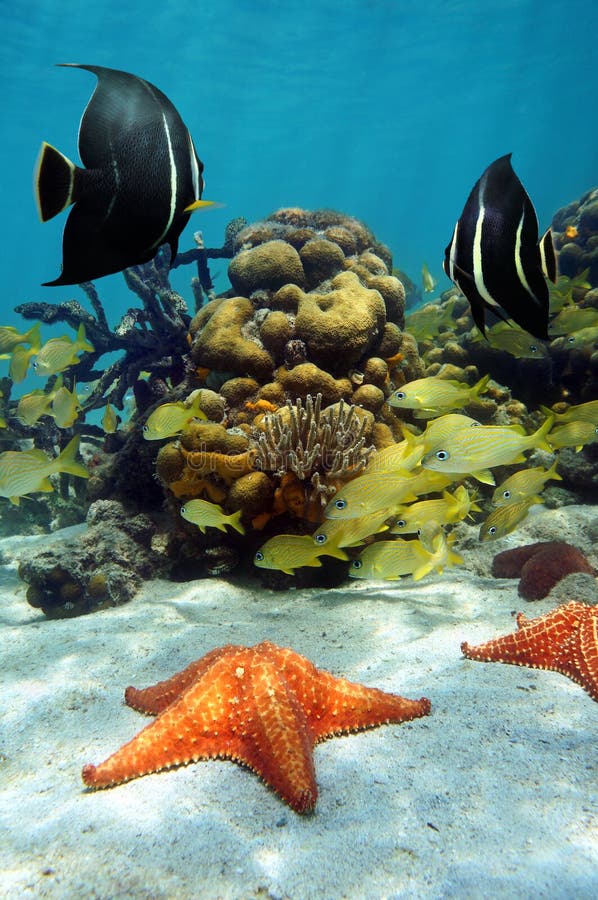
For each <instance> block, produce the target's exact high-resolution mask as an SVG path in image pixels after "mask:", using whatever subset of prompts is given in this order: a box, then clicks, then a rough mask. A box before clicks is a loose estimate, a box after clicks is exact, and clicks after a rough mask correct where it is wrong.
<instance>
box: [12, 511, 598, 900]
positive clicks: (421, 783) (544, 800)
mask: <svg viewBox="0 0 598 900" xmlns="http://www.w3.org/2000/svg"><path fill="white" fill-rule="evenodd" d="M597 512H598V510H596V508H594V509H593V510H592V509H591V508H587V507H583V508H581V507H577V508H575V509H573V508H571V509H570V510H564V511H563V510H561V511H559V512H558V513H554V512H550V513H542V514H541V515H540V516H537V517H535V520H534V524H533V525H531V526H529V527H528V526H526V528H527V532H526V530H525V529H524V530H522V531H520V532H518V533H517V534H516V535H511V536H510V538H509V539H507V540H506V541H501V542H499V543H497V544H495V545H491V546H489V545H485V547H484V548H476V549H475V550H472V551H466V556H467V561H468V564H467V566H464V567H460V568H457V569H453V570H451V571H450V572H446V573H445V574H444V575H443V576H438V577H435V578H427V579H425V580H424V581H423V582H420V583H419V584H417V585H416V584H413V583H412V582H410V581H403V582H401V583H399V584H397V583H388V582H387V583H380V582H351V583H350V584H349V585H347V586H344V587H343V588H342V589H338V590H328V591H317V590H313V591H289V592H288V593H274V592H269V591H266V590H264V589H262V588H260V587H259V582H258V581H257V580H256V581H252V582H251V584H248V585H246V586H240V585H239V584H238V583H228V582H226V581H224V580H205V581H198V582H192V583H189V584H186V585H176V584H169V583H166V582H162V581H160V582H152V583H149V584H147V585H146V586H145V587H144V588H143V590H142V591H141V592H140V593H139V595H138V596H137V597H136V599H135V600H134V601H133V602H131V603H129V604H128V605H126V606H122V607H120V608H118V609H114V610H109V611H106V612H102V613H96V614H94V615H91V616H87V617H84V618H77V619H70V620H62V621H47V620H46V619H45V618H44V617H43V616H42V615H41V614H40V613H39V612H38V611H36V610H34V609H32V608H31V607H29V606H28V605H27V603H26V600H25V586H24V585H23V584H21V583H19V581H18V579H17V577H16V569H15V567H14V566H5V567H3V568H1V569H0V595H1V598H2V600H1V604H0V628H1V636H2V641H1V648H2V649H1V653H2V690H1V692H0V710H1V711H0V727H1V735H2V739H1V740H2V745H1V749H0V752H1V754H2V755H1V768H0V788H1V792H0V869H1V875H0V877H1V884H0V897H2V898H10V900H13V898H14V900H23V898H53V900H54V898H60V900H62V898H67V900H71V898H93V900H109V898H118V900H121V898H135V900H149V898H151V900H163V898H172V900H199V898H254V897H255V898H257V897H260V898H268V897H272V898H293V900H299V898H300V900H310V898H341V897H343V898H344V897H350V898H358V897H376V898H378V897H401V898H403V897H408V898H411V897H413V898H427V897H442V898H444V897H459V898H467V897H476V898H477V897H534V898H539V897H546V898H548V897H549V898H557V897H563V898H578V900H581V898H595V897H596V896H598V829H597V818H598V749H597V742H596V732H597V728H598V703H596V702H595V701H593V700H592V699H591V698H590V697H589V696H588V694H586V693H585V692H584V691H583V690H582V689H581V688H580V687H578V686H577V685H575V684H573V683H572V682H571V681H569V680H568V679H567V678H564V677H563V676H561V675H558V674H556V673H552V672H539V671H533V670H531V669H524V668H518V667H514V666H506V665H500V664H497V663H494V664H484V663H476V662H471V661H468V660H464V659H463V657H462V656H461V653H460V650H459V645H460V642H461V641H462V640H464V639H466V640H468V641H469V642H470V643H478V642H481V641H483V640H486V639H489V638H491V637H494V636H496V635H498V634H502V633H506V632H508V631H511V630H512V629H513V628H514V625H515V623H514V620H513V618H512V613H513V611H515V610H518V609H523V610H524V611H525V612H526V614H528V615H532V616H533V615H539V614H540V613H543V612H545V611H547V610H548V609H550V608H552V607H553V606H554V605H556V601H555V600H554V599H551V598H547V599H545V600H542V601H539V602H537V603H534V604H528V603H526V602H525V601H524V600H522V599H521V598H519V597H518V596H517V588H516V582H515V581H506V580H496V579H493V578H491V577H484V576H482V575H479V574H471V572H472V571H478V572H479V571H480V570H481V571H484V570H486V571H487V570H488V569H487V563H486V561H487V560H489V559H491V557H492V556H493V555H494V553H495V552H497V551H498V550H502V549H505V547H507V546H513V545H519V544H522V543H526V542H528V541H529V540H535V539H544V538H545V537H547V536H553V534H551V532H552V533H554V532H555V531H556V532H557V533H558V534H559V535H561V536H562V535H564V536H569V537H571V535H572V534H574V533H575V532H576V531H577V533H578V534H580V533H581V532H580V531H579V529H580V527H582V526H583V523H584V522H589V521H591V520H592V519H596V515H597ZM580 523H581V524H580ZM538 527H539V528H540V531H539V532H538ZM567 529H569V532H570V533H569V535H567V534H566V532H567ZM52 539H53V540H60V535H55V536H53V538H52ZM35 540H39V539H9V540H5V541H0V549H3V550H4V551H5V552H6V551H8V552H10V551H11V550H13V549H15V548H18V547H19V546H22V545H23V543H25V544H27V543H30V542H32V541H35ZM42 540H43V541H44V542H45V541H47V540H48V538H47V537H44V538H43V539H42ZM465 543H467V542H465ZM263 638H269V639H271V640H273V641H275V642H277V643H279V644H283V645H288V646H292V647H293V648H294V649H296V650H297V651H299V652H300V653H303V654H305V655H306V656H308V657H309V658H310V659H312V660H313V661H314V662H315V663H316V664H317V665H318V666H320V667H323V668H327V669H329V670H330V671H332V672H333V673H335V674H339V675H345V676H347V677H348V678H351V679H353V680H356V681H361V682H363V683H365V684H369V685H373V686H377V687H380V688H383V689H386V690H389V691H393V692H396V693H400V694H403V695H404V696H407V697H413V698H417V697H420V696H427V697H429V698H430V699H431V701H432V714H431V715H430V716H429V717H427V718H424V719H418V720H415V721H414V722H411V723H406V724H403V725H398V726H395V725H390V726H386V727H382V728H377V729H374V730H372V731H369V732H365V733H361V734H358V735H354V736H349V737H342V738H336V739H332V740H330V741H327V742H326V743H324V744H321V745H320V746H318V747H317V748H316V750H315V760H316V773H317V780H318V785H319V790H320V796H319V800H318V804H317V807H316V812H315V814H313V815H311V816H304V817H302V816H299V815H297V814H295V813H294V812H292V810H290V809H289V808H288V807H287V806H286V805H285V804H284V803H282V802H281V801H280V800H279V799H278V797H277V796H276V795H275V794H273V793H272V792H271V791H270V790H269V789H267V788H266V787H264V785H263V784H262V783H261V782H260V781H259V779H258V778H257V777H256V776H255V775H253V774H252V773H251V772H249V771H247V770H243V769H242V768H241V767H239V766H237V765H235V764H233V763H231V762H226V761H222V762H221V761H209V762H202V763H198V764H196V765H191V766H188V767H186V768H182V769H178V770H176V771H171V772H164V773H160V774H156V775H152V776H148V777H145V778H140V779H138V780H135V781H132V782H130V783H128V784H126V785H122V786H120V787H117V788H114V789H112V790H108V791H102V792H96V793H88V792H86V791H85V790H84V788H83V785H82V783H81V779H80V772H81V767H82V765H83V764H84V763H87V762H94V763H97V762H100V761H101V760H103V759H104V758H105V757H106V756H108V755H109V754H110V753H111V752H113V751H114V750H115V749H117V748H118V747H119V746H120V745H121V744H122V743H124V742H125V741H127V740H128V739H129V738H130V737H132V736H133V735H134V734H135V733H136V732H137V731H138V730H139V729H140V728H141V727H142V726H143V725H144V724H146V721H147V720H145V719H144V718H143V717H142V716H140V715H139V714H138V713H136V712H134V711H132V710H130V709H128V708H127V707H126V706H125V705H124V702H123V691H124V688H125V687H126V686H127V685H129V684H134V685H136V686H142V687H143V686H146V685H148V684H150V683H152V682H154V681H157V680H160V679H162V678H165V677H167V676H169V675H171V674H172V673H173V672H175V671H177V670H179V669H181V668H183V667H184V666H185V665H186V664H187V663H188V662H189V661H190V660H192V659H196V658H198V657H199V656H201V655H202V654H204V653H205V652H206V651H208V650H210V649H211V648H213V647H215V646H219V645H221V644H225V643H227V642H235V643H244V644H253V643H256V642H257V641H260V640H261V639H263Z"/></svg>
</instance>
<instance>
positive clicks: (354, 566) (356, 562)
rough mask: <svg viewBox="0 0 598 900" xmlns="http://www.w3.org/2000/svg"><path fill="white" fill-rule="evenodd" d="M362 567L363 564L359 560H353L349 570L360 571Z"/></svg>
mask: <svg viewBox="0 0 598 900" xmlns="http://www.w3.org/2000/svg"><path fill="white" fill-rule="evenodd" d="M362 565H363V563H362V561H361V560H360V559H354V560H353V562H352V563H351V568H352V569H361V567H362Z"/></svg>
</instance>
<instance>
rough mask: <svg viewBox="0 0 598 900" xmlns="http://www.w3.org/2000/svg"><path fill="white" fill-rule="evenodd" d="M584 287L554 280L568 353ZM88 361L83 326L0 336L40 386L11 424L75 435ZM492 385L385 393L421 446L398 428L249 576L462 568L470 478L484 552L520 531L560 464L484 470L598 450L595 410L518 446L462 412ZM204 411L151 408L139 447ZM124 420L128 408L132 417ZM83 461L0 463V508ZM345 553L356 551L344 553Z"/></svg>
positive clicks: (198, 399)
mask: <svg viewBox="0 0 598 900" xmlns="http://www.w3.org/2000/svg"><path fill="white" fill-rule="evenodd" d="M422 277H423V283H424V289H425V290H426V291H432V290H433V289H434V287H435V284H436V282H435V279H434V278H433V277H432V276H431V274H430V273H429V271H428V269H427V267H426V266H424V267H423V270H422ZM586 279H587V272H585V273H581V275H579V276H577V278H575V279H568V278H564V277H560V278H559V279H558V280H557V283H556V284H555V285H554V287H553V288H551V312H552V313H553V314H554V317H553V318H552V320H551V323H550V334H551V337H563V336H564V337H566V338H567V340H570V341H572V342H574V341H582V342H583V341H585V340H590V339H591V340H595V339H596V338H597V336H598V311H596V310H593V309H584V308H579V307H578V306H577V305H576V304H575V302H574V299H573V293H574V291H575V290H576V289H577V288H587V287H588V285H587V281H586ZM456 300H457V297H455V298H454V300H451V301H449V302H448V303H445V304H444V305H443V306H442V307H440V305H439V304H435V303H431V304H427V305H426V306H424V307H423V308H422V309H420V310H417V311H416V312H414V313H411V314H409V315H408V317H407V327H408V330H409V331H410V332H411V333H412V334H414V336H415V337H416V339H417V340H418V341H425V340H430V339H432V338H434V337H435V336H437V335H438V334H439V332H440V331H442V330H445V329H446V328H447V325H448V320H449V319H450V316H451V315H452V313H453V307H454V303H455V302H456ZM487 337H488V340H489V342H490V344H491V345H492V346H495V347H497V348H499V349H504V350H506V351H507V352H509V353H511V355H512V356H514V357H516V358H524V357H525V358H541V357H543V356H545V355H546V353H547V351H546V348H545V346H544V345H543V344H542V342H539V341H536V340H535V339H534V338H533V337H532V336H530V335H528V334H526V333H525V332H523V331H522V330H521V329H520V328H517V327H513V326H511V325H509V324H506V323H504V322H499V323H498V324H496V325H494V326H493V327H491V328H489V329H488V330H487ZM474 339H475V337H474V336H472V340H474ZM93 350H94V348H93V346H92V344H91V343H90V342H89V340H88V339H87V337H86V334H85V327H84V326H83V325H81V326H80V327H79V329H78V331H77V333H76V335H75V337H74V338H72V337H70V336H68V335H62V336H60V337H53V338H50V339H49V340H47V341H46V342H42V338H41V325H40V323H36V324H35V325H34V326H33V327H32V328H30V329H29V330H27V331H25V332H22V333H20V332H19V331H18V330H17V329H16V328H13V327H10V326H4V327H0V359H7V360H9V377H10V378H11V379H12V380H13V382H15V383H20V382H22V381H23V380H24V379H25V378H26V376H27V374H28V372H29V367H30V366H31V368H32V370H33V372H34V373H35V374H36V375H38V376H41V377H45V378H46V379H47V383H46V385H45V387H44V388H36V389H34V390H32V391H30V392H28V393H26V394H24V395H23V396H22V397H21V398H20V399H19V401H18V404H17V408H16V416H17V417H18V419H19V420H20V422H21V423H23V424H25V425H27V426H34V425H35V424H36V423H37V422H39V420H40V419H42V417H44V416H49V417H51V418H53V420H54V422H55V424H56V426H57V427H58V428H60V429H72V428H73V426H74V425H75V424H76V422H77V421H78V420H79V419H80V418H82V417H83V416H84V415H85V397H86V393H88V392H90V391H91V390H93V387H94V385H87V386H86V387H85V388H84V389H83V390H78V389H77V386H76V383H75V378H74V373H73V367H75V366H76V365H77V364H78V363H79V362H80V354H82V353H89V352H93ZM489 381H490V377H489V375H485V376H484V377H482V378H481V379H480V380H479V381H478V382H477V383H476V384H474V385H473V386H469V385H467V384H464V383H462V382H459V381H454V380H448V379H443V378H439V377H425V378H419V379H417V380H414V381H411V382H409V383H407V384H404V385H402V386H401V387H400V388H397V389H396V390H395V391H393V393H391V395H390V396H389V397H388V399H387V403H388V405H389V406H390V407H391V408H393V409H395V410H397V412H398V414H399V415H400V411H401V410H408V411H409V412H410V414H411V415H412V417H413V418H414V419H416V420H422V424H421V426H420V429H421V433H418V431H419V430H420V429H418V428H414V427H413V426H410V425H407V424H404V425H403V440H401V441H400V442H397V443H395V444H392V445H390V446H388V447H386V448H384V449H382V450H380V451H378V452H376V453H374V454H373V455H372V456H371V457H370V459H369V462H368V465H367V467H366V469H365V470H364V471H363V472H362V473H361V474H359V475H358V476H357V477H355V478H354V479H352V480H350V481H348V482H346V483H345V484H344V485H343V486H342V487H341V488H340V489H339V490H338V491H337V493H336V494H335V495H334V496H333V497H332V499H331V500H330V501H329V503H328V504H327V506H326V507H325V509H324V517H325V518H324V521H323V522H322V524H320V525H319V526H318V527H317V528H316V529H315V531H314V533H313V534H307V535H305V534H302V535H298V534H278V535H276V536H274V537H272V538H270V539H269V540H267V541H266V542H265V543H264V544H263V546H262V547H260V549H259V550H258V551H257V552H256V554H255V557H254V563H255V565H256V566H258V567H261V568H268V569H275V570H279V571H282V572H284V573H287V574H290V575H292V574H294V573H295V571H296V570H297V569H298V568H301V567H303V566H308V567H318V566H321V565H322V563H321V557H323V556H330V557H334V558H336V559H339V560H342V561H344V562H346V563H347V564H348V570H349V575H350V576H351V577H352V578H378V579H385V580H393V579H398V578H400V577H402V576H411V577H412V578H413V579H414V580H419V579H420V578H423V577H424V576H426V575H428V574H429V573H432V572H438V573H441V572H442V571H443V569H444V568H446V567H447V566H452V565H457V564H459V563H462V561H463V560H462V558H461V557H460V556H459V555H458V554H457V553H456V552H455V551H454V550H453V549H452V548H453V544H454V542H455V534H454V532H452V531H451V529H452V528H453V527H454V526H455V525H456V524H457V523H459V522H461V521H463V520H466V519H471V518H472V514H474V513H479V512H481V507H480V506H479V504H478V503H477V502H476V500H477V499H478V493H477V491H476V490H474V489H473V488H471V487H467V486H466V485H465V484H463V482H464V481H465V480H466V479H468V478H469V479H471V478H473V479H475V480H477V481H479V482H480V483H481V484H485V485H491V486H493V487H494V492H493V494H492V504H493V507H494V508H493V510H492V512H491V513H490V515H489V516H488V517H487V518H486V519H485V521H484V522H483V523H482V524H481V525H480V529H479V539H480V541H491V540H497V539H498V538H500V537H503V536H504V535H507V534H509V533H510V532H511V531H513V530H514V529H515V528H517V527H518V525H520V523H521V522H523V521H524V519H525V518H526V517H527V515H528V513H529V511H530V509H531V508H532V507H533V506H534V505H535V504H538V503H542V502H543V500H542V496H541V494H542V490H543V488H544V486H545V484H546V483H547V482H548V481H550V480H553V479H557V480H558V479H560V477H561V476H560V475H559V474H558V472H557V462H558V457H557V456H556V455H555V458H554V460H553V461H552V463H551V465H550V466H549V467H547V468H544V467H543V466H534V467H526V468H522V469H519V470H518V471H516V472H514V473H513V474H511V475H509V476H508V477H507V478H506V479H505V480H504V481H503V482H502V483H501V484H500V485H498V486H496V483H495V478H494V474H493V471H492V470H493V469H495V468H497V467H503V466H511V465H520V464H521V463H525V462H526V456H525V454H527V453H529V452H531V451H534V450H536V449H540V450H543V451H546V452H549V453H551V454H557V453H558V451H559V450H560V449H561V448H563V447H573V448H575V449H576V450H580V449H581V448H582V447H583V446H586V445H587V444H591V443H596V442H598V400H592V401H588V402H586V403H581V404H578V405H576V406H571V407H569V408H568V409H567V411H566V412H564V413H553V412H552V411H551V410H550V409H548V408H546V407H541V410H542V412H543V413H544V415H545V418H544V421H543V422H541V424H540V425H539V427H538V428H537V429H536V431H534V432H533V433H531V434H527V433H526V432H525V431H524V429H523V428H522V427H521V426H518V425H509V426H505V425H502V426H498V425H482V424H480V423H479V422H478V421H477V420H476V419H474V418H472V417H470V416H467V415H465V414H463V413H462V412H458V410H461V409H463V407H466V406H468V404H470V403H471V402H472V401H475V400H476V398H477V397H479V396H480V395H482V394H483V393H484V392H485V391H486V390H487V389H488V385H489ZM65 382H66V383H65ZM110 388H111V386H110ZM110 388H108V389H107V391H106V392H105V393H104V396H106V394H107V393H108V394H109V391H110ZM130 402H131V403H132V404H133V405H134V401H130ZM201 404H202V391H201V390H196V391H194V392H192V393H191V394H190V395H189V396H188V397H186V398H185V399H184V400H179V401H175V402H167V403H162V404H160V405H158V406H157V407H155V408H154V409H153V410H152V411H150V414H149V415H148V416H147V417H146V419H145V423H144V425H143V437H144V438H145V440H148V441H158V440H165V439H171V438H176V437H177V436H179V435H180V434H181V433H182V432H184V431H185V430H186V429H187V428H188V426H189V424H190V423H191V422H193V421H194V420H197V419H203V420H205V419H206V418H207V417H206V415H205V413H204V412H203V410H202V405H201ZM131 412H132V407H130V408H129V410H128V415H129V416H130V415H131ZM123 418H126V415H123V417H120V416H118V415H117V413H116V410H115V409H114V408H113V406H112V405H111V404H110V402H109V400H107V401H106V406H105V409H104V411H103V415H102V417H101V419H100V422H101V425H102V428H103V430H104V432H105V433H106V434H111V433H113V432H115V431H116V430H117V429H118V428H119V427H121V426H122V425H123ZM6 427H8V426H7V422H6V419H5V418H1V417H0V428H6ZM67 438H68V435H67ZM65 440H66V438H65ZM78 449H79V437H78V436H77V435H75V436H73V437H71V439H70V440H69V441H68V443H67V444H66V446H64V449H62V450H61V451H59V452H58V453H57V455H56V456H55V457H54V458H51V457H49V456H48V455H47V454H46V453H44V452H42V451H41V450H37V449H25V450H18V451H17V450H11V451H6V452H3V453H0V496H1V497H5V498H7V499H8V500H10V501H11V502H12V503H15V504H18V503H19V502H20V499H21V498H22V497H27V496H29V495H31V494H35V493H37V492H44V491H50V490H52V483H51V481H50V477H51V476H52V475H54V474H58V473H68V474H70V475H74V476H77V477H81V478H86V477H88V472H87V470H86V468H85V466H84V465H83V464H82V463H81V462H78V461H77V459H76V456H77V453H78ZM180 515H181V517H182V518H183V519H185V520H186V521H188V522H190V523H192V524H194V525H195V526H197V528H198V529H199V530H200V531H201V532H202V533H204V534H205V533H206V529H208V528H215V529H219V530H221V531H224V532H225V531H226V530H227V528H232V529H234V530H235V531H237V532H238V533H239V534H245V529H244V527H243V524H242V522H241V513H240V511H236V512H233V513H230V514H228V513H227V512H225V511H224V509H223V508H222V507H221V506H219V505H218V504H216V503H212V502H209V501H207V500H202V499H195V500H190V501H188V502H187V503H185V504H184V505H183V506H182V507H181V508H180ZM348 549H349V550H351V551H352V552H351V553H347V550H348ZM357 551H359V553H358V555H357V556H356V555H355V554H356V552H357Z"/></svg>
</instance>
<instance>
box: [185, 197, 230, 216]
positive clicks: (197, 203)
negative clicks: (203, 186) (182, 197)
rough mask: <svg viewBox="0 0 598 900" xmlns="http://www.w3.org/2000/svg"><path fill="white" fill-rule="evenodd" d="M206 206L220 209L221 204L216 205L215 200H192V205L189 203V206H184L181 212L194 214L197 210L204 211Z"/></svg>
mask: <svg viewBox="0 0 598 900" xmlns="http://www.w3.org/2000/svg"><path fill="white" fill-rule="evenodd" d="M206 206H216V207H222V206H224V204H223V203H216V201H215V200H194V201H193V203H190V204H189V206H186V207H185V208H184V210H183V212H186V213H192V212H196V210H198V209H205V208H206Z"/></svg>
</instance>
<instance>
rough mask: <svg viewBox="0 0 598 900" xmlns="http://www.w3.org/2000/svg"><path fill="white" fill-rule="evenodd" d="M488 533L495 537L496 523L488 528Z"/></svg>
mask: <svg viewBox="0 0 598 900" xmlns="http://www.w3.org/2000/svg"><path fill="white" fill-rule="evenodd" d="M488 534H491V535H492V537H494V535H495V534H496V525H491V526H490V528H489V529H488Z"/></svg>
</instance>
